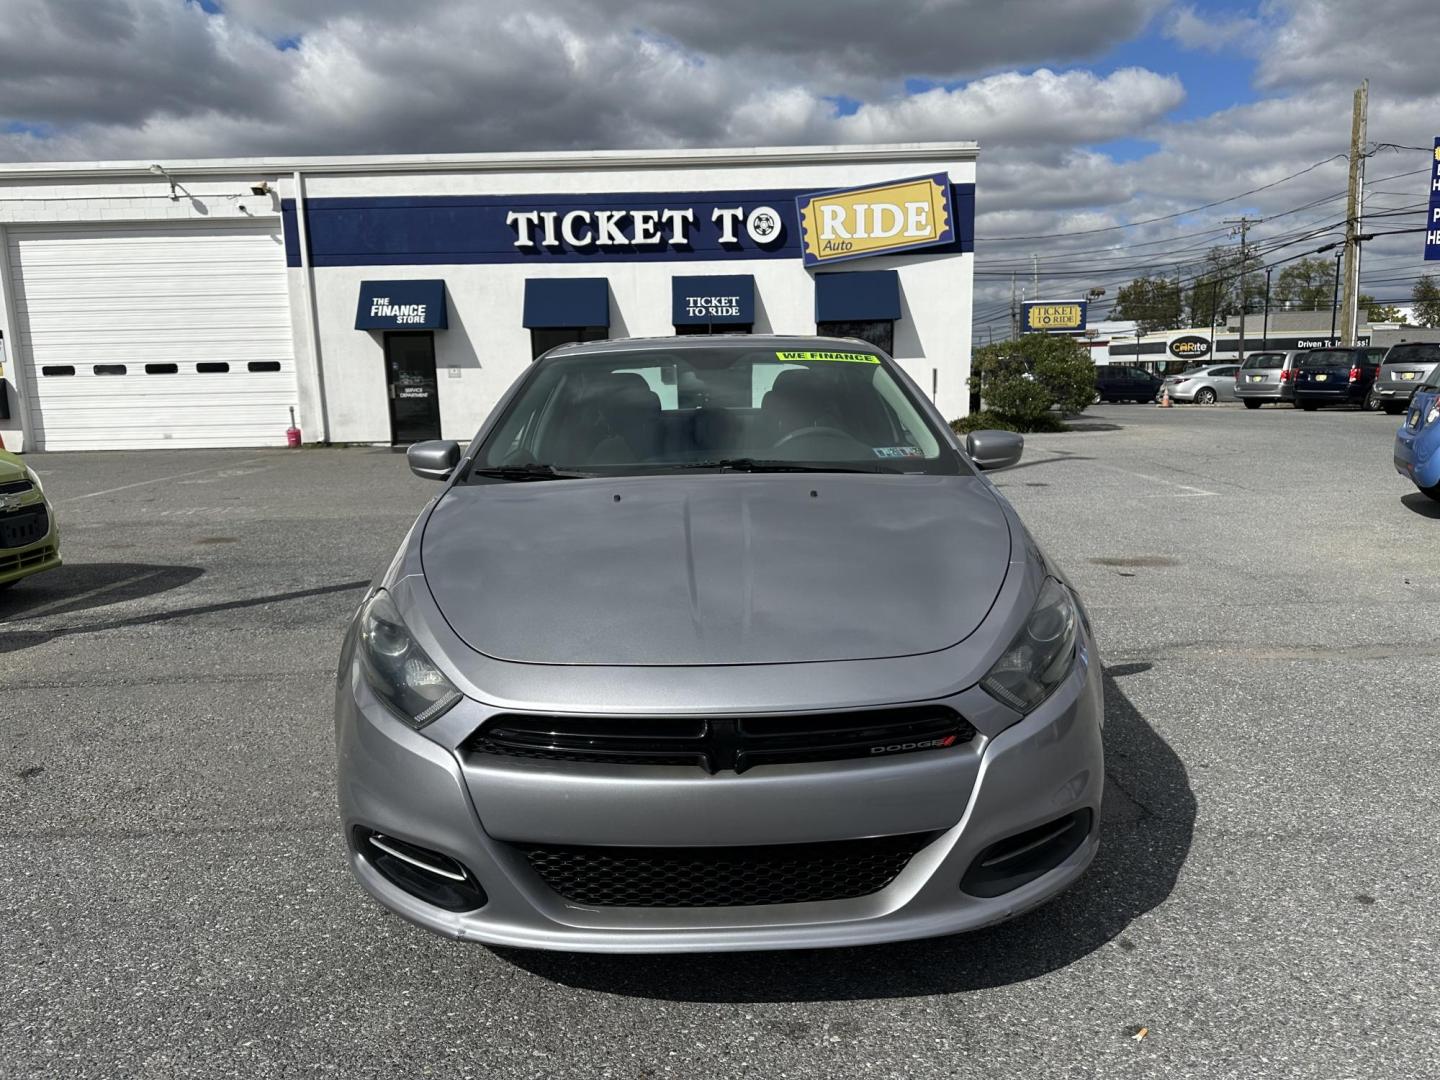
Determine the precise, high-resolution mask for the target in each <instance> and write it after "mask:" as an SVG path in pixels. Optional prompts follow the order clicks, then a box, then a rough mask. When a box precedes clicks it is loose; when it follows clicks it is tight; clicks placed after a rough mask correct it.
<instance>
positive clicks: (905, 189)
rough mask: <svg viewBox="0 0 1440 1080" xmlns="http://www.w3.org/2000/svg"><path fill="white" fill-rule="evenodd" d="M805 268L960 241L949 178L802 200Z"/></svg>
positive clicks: (894, 183)
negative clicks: (956, 235) (956, 229)
mask: <svg viewBox="0 0 1440 1080" xmlns="http://www.w3.org/2000/svg"><path fill="white" fill-rule="evenodd" d="M795 207H796V209H797V210H798V211H799V214H800V233H801V236H802V238H803V246H802V248H801V252H802V256H803V258H804V262H805V265H806V266H818V265H821V264H824V263H832V262H840V261H842V260H844V259H862V258H865V257H867V256H870V255H886V254H890V253H892V252H896V251H911V250H913V249H915V248H924V247H934V246H936V245H939V244H948V243H950V242H951V241H953V240H954V239H955V212H954V208H953V207H952V206H951V203H950V178H949V177H948V176H947V175H945V174H944V173H936V174H934V175H933V176H917V177H915V178H914V179H911V180H895V181H891V182H889V183H885V184H872V185H869V186H867V187H858V188H845V189H843V190H841V191H824V192H819V193H817V194H813V195H801V196H800V197H799V198H798V199H796V200H795Z"/></svg>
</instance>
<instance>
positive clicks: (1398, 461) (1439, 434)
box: [1395, 371, 1440, 502]
mask: <svg viewBox="0 0 1440 1080" xmlns="http://www.w3.org/2000/svg"><path fill="white" fill-rule="evenodd" d="M1395 471H1396V472H1398V473H1400V475H1402V476H1405V477H1407V478H1408V479H1410V480H1411V481H1413V482H1414V484H1415V486H1416V487H1418V488H1419V489H1420V490H1421V491H1422V492H1424V493H1425V494H1426V495H1429V496H1430V498H1432V499H1435V500H1436V501H1437V502H1440V371H1437V373H1435V374H1432V375H1431V376H1430V378H1429V380H1428V381H1427V382H1426V383H1425V384H1424V385H1423V386H1421V387H1420V388H1419V389H1418V390H1416V391H1415V396H1414V397H1412V398H1411V399H1410V408H1409V410H1408V411H1407V412H1406V413H1405V422H1404V423H1403V424H1401V425H1400V430H1399V431H1397V432H1396V433H1395Z"/></svg>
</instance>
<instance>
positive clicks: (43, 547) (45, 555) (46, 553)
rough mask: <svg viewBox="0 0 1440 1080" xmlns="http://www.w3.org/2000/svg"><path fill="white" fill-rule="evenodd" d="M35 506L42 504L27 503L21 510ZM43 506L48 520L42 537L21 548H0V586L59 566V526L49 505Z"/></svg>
mask: <svg viewBox="0 0 1440 1080" xmlns="http://www.w3.org/2000/svg"><path fill="white" fill-rule="evenodd" d="M37 505H42V503H40V502H38V501H37V502H34V503H27V504H26V505H25V506H24V507H23V509H25V510H29V509H31V508H33V507H34V506H37ZM43 505H44V506H45V512H46V515H47V517H48V519H49V528H48V530H47V531H46V533H45V535H44V536H42V537H41V538H40V539H38V540H35V541H33V542H31V543H28V544H24V545H22V546H21V547H16V548H6V547H0V585H8V584H9V583H10V582H12V581H19V580H20V579H21V578H27V577H29V576H30V575H31V574H39V573H42V572H43V571H45V570H54V569H55V568H56V567H57V566H59V565H60V563H61V559H60V526H59V524H58V523H57V522H56V520H55V512H54V511H53V510H52V509H51V508H50V505H49V504H48V503H44V504H43Z"/></svg>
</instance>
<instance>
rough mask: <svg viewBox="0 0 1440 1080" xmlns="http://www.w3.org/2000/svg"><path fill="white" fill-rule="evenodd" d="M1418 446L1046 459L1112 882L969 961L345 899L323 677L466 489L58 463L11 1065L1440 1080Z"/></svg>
mask: <svg viewBox="0 0 1440 1080" xmlns="http://www.w3.org/2000/svg"><path fill="white" fill-rule="evenodd" d="M1394 426H1395V420H1394V419H1392V418H1389V417H1385V416H1383V415H1375V414H1360V413H1351V412H1346V413H1331V412H1321V413H1300V412H1296V411H1293V410H1290V409H1288V408H1287V409H1283V410H1278V409H1269V408H1267V409H1264V410H1261V411H1260V412H1248V411H1246V410H1243V409H1240V408H1236V407H1218V408H1208V409H1207V408H1199V407H1193V408H1179V409H1174V410H1159V409H1155V408H1153V407H1146V406H1139V405H1110V406H1099V407H1096V408H1095V409H1093V410H1091V412H1090V413H1089V414H1087V419H1086V420H1085V421H1084V422H1083V423H1082V424H1081V425H1080V428H1079V429H1078V430H1075V431H1072V432H1068V433H1065V434H1060V435H1053V436H1035V437H1031V439H1030V440H1029V445H1028V447H1027V451H1026V457H1025V460H1024V462H1023V463H1022V465H1021V466H1020V467H1019V468H1016V469H1014V470H1011V471H1008V472H1005V473H1002V474H997V477H996V479H997V482H998V483H999V484H1000V485H1001V486H1002V488H1003V489H1004V491H1005V494H1006V495H1007V496H1008V497H1009V498H1011V499H1012V500H1013V501H1014V502H1015V503H1016V505H1017V506H1018V508H1019V509H1020V511H1021V513H1022V514H1023V515H1024V517H1025V518H1026V520H1027V522H1028V523H1029V525H1030V526H1031V528H1032V529H1033V531H1034V532H1035V534H1036V536H1037V537H1038V539H1039V540H1040V542H1041V543H1042V544H1043V545H1044V546H1045V547H1046V548H1047V550H1048V551H1049V553H1050V554H1051V555H1053V556H1054V557H1056V558H1057V559H1058V561H1060V562H1061V564H1062V565H1063V566H1065V568H1066V569H1067V571H1068V572H1069V574H1070V575H1071V577H1072V579H1073V580H1074V582H1075V583H1076V584H1077V585H1078V586H1079V587H1080V589H1081V590H1082V592H1083V594H1084V596H1085V598H1086V600H1087V603H1088V606H1089V608H1090V611H1091V614H1092V617H1093V619H1094V621H1095V623H1096V626H1097V631H1098V635H1099V640H1100V645H1101V649H1102V651H1103V653H1104V657H1105V662H1106V666H1107V672H1108V678H1107V692H1108V701H1107V730H1106V741H1107V756H1108V772H1109V786H1108V792H1107V805H1106V813H1105V819H1106V820H1105V830H1106V831H1105V840H1104V844H1103V847H1102V851H1101V854H1100V856H1099V858H1098V860H1097V862H1096V864H1095V865H1094V867H1093V869H1092V870H1091V872H1090V873H1089V874H1088V875H1087V877H1086V878H1085V879H1084V880H1083V881H1082V882H1081V884H1080V885H1078V886H1077V887H1076V888H1075V889H1074V890H1072V891H1071V892H1069V893H1067V894H1066V895H1064V896H1063V897H1061V898H1060V899H1059V900H1057V901H1055V902H1054V903H1053V904H1051V905H1049V906H1048V907H1046V908H1043V909H1041V910H1039V911H1037V912H1034V913H1031V914H1029V915H1027V916H1024V917H1022V918H1020V919H1018V920H1016V921H1014V922H1012V923H1009V924H1007V925H1004V926H1002V927H999V928H996V929H993V930H989V931H985V932H982V933H978V934H974V935H970V936H968V937H958V938H951V939H944V940H938V941H929V942H915V943H909V944H905V945H899V946H885V947H875V948H868V949H860V950H847V951H831V952H809V953H788V954H743V955H738V956H735V955H727V956H700V957H670V958H645V957H639V958H636V957H629V958H625V957H619V958H616V957H582V956H565V955H557V954H526V953H517V952H511V951H505V952H497V951H491V950H487V949H485V948H481V947H477V946H465V945H457V944H454V943H451V942H447V941H443V940H441V939H439V938H435V937H432V936H430V935H428V934H427V933H425V932H423V931H421V930H418V929H416V928H414V927H412V926H410V925H408V924H407V923H404V922H402V921H401V920H400V919H398V918H396V917H394V916H391V915H389V914H387V913H385V912H383V911H382V910H381V909H380V908H379V907H378V906H376V905H375V904H373V903H372V902H371V901H369V900H368V899H366V898H365V897H364V896H363V895H362V894H361V892H360V890H359V889H358V887H357V886H355V885H354V884H353V883H352V882H351V880H350V878H349V875H348V872H347V870H346V868H345V865H344V862H343V857H342V845H341V839H340V837H339V835H338V830H337V827H336V821H335V810H334V779H333V775H334V761H333V748H332V728H331V719H330V705H329V697H330V693H331V685H332V681H333V677H334V664H335V658H336V653H337V649H338V645H339V639H340V633H341V628H342V626H343V624H344V622H345V620H346V619H347V618H348V616H349V614H350V612H351V611H352V610H353V609H354V607H355V605H356V603H357V602H358V600H359V597H360V595H361V590H362V588H363V586H364V584H365V583H366V582H367V581H368V580H369V578H370V577H371V576H372V575H373V574H374V573H375V572H376V571H377V570H378V569H379V568H380V566H381V565H382V564H383V562H384V561H385V559H386V558H387V557H388V556H389V555H390V553H391V552H392V551H393V549H394V548H395V546H396V544H397V543H398V542H399V540H400V538H401V536H402V534H403V533H404V531H405V529H406V527H407V526H408V524H409V523H410V521H411V520H413V518H414V516H415V514H416V512H417V511H418V510H419V509H420V507H421V506H422V505H423V503H424V502H425V500H426V499H427V498H429V497H430V496H431V495H432V494H433V493H434V491H435V488H434V487H432V486H431V485H427V484H425V483H424V482H422V481H419V480H414V479H412V478H411V477H410V475H409V473H408V472H407V470H406V468H405V463H404V459H403V457H402V456H400V455H398V454H392V453H390V452H388V451H384V450H367V449H349V450H310V451H295V452H286V451H274V452H256V451H223V452H222V451H186V452H168V453H132V454H125V453H107V454H89V453H84V454H70V455H40V454H37V455H32V456H31V457H30V458H29V459H28V460H29V461H30V463H31V464H32V465H34V466H35V467H36V468H37V469H38V470H39V472H40V473H41V475H42V477H43V478H44V480H45V482H46V485H47V490H48V492H49V494H50V496H51V498H52V500H53V501H54V502H55V503H56V508H57V512H58V513H59V514H60V515H61V518H62V522H63V528H64V549H65V555H66V558H67V565H66V567H65V568H63V569H62V570H60V571H57V572H55V573H53V574H48V575H43V576H40V577H37V578H34V579H31V580H30V581H28V582H26V583H24V584H22V585H21V586H19V587H18V588H16V589H12V590H10V591H9V592H8V593H5V594H0V749H3V753H0V757H3V762H4V768H3V776H0V938H3V941H4V952H5V957H4V963H3V964H0V1002H3V1007H0V1074H4V1075H6V1076H15V1077H30V1076H36V1077H38V1076H44V1077H47V1078H49V1077H63V1076H85V1077H95V1076H122V1075H123V1076H147V1077H148V1076H205V1077H214V1076H236V1077H246V1078H254V1077H265V1076H301V1075H304V1076H311V1075H322V1076H323V1075H340V1076H346V1077H356V1076H405V1077H412V1076H420V1075H435V1076H473V1077H486V1078H491V1077H510V1076H515V1077H522V1076H523V1077H615V1078H617V1080H618V1078H642V1077H660V1076H677V1077H695V1076H707V1077H708V1076H715V1077H728V1076H756V1077H782V1076H783V1077H835V1076H865V1077H922V1076H947V1077H949V1076H974V1077H1004V1076H1017V1077H1019V1076H1024V1077H1039V1076H1043V1077H1063V1076H1070V1077H1081V1076H1096V1075H1098V1076H1107V1077H1108V1076H1156V1077H1159V1076H1186V1077H1241V1076H1243V1077H1252V1076H1260V1075H1264V1076H1285V1077H1291V1076H1293V1077H1317V1078H1321V1077H1323V1078H1335V1077H1420V1076H1435V1075H1440V1030H1437V1019H1436V1018H1437V1016H1440V988H1437V978H1436V975H1437V972H1440V945H1437V942H1440V904H1437V903H1436V896H1437V894H1440V859H1437V856H1436V845H1435V839H1434V837H1435V828H1436V826H1435V822H1436V820H1437V816H1436V811H1437V809H1440V806H1437V804H1440V794H1437V793H1440V740H1437V737H1436V728H1435V716H1436V712H1437V710H1436V707H1435V705H1434V702H1433V696H1434V688H1435V687H1436V686H1440V562H1437V551H1440V545H1437V542H1436V539H1437V537H1440V503H1436V504H1432V503H1429V502H1428V501H1427V500H1425V499H1424V498H1423V497H1421V496H1419V495H1418V494H1416V493H1414V492H1413V489H1412V488H1411V487H1410V486H1409V485H1408V484H1407V483H1406V482H1404V481H1403V480H1401V479H1400V478H1399V477H1397V476H1396V475H1395V474H1394V473H1393V471H1392V469H1391V466H1390V440H1391V436H1392V433H1393V430H1394ZM1141 1029H1146V1034H1145V1037H1144V1038H1140V1039H1137V1038H1136V1037H1135V1036H1136V1034H1137V1033H1138V1032H1140V1031H1141Z"/></svg>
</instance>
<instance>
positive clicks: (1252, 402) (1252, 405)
mask: <svg viewBox="0 0 1440 1080" xmlns="http://www.w3.org/2000/svg"><path fill="white" fill-rule="evenodd" d="M1261 404H1262V403H1261V402H1260V401H1258V400H1256V399H1255V398H1246V399H1245V408H1247V409H1258V408H1259V407H1260V405H1261Z"/></svg>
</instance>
